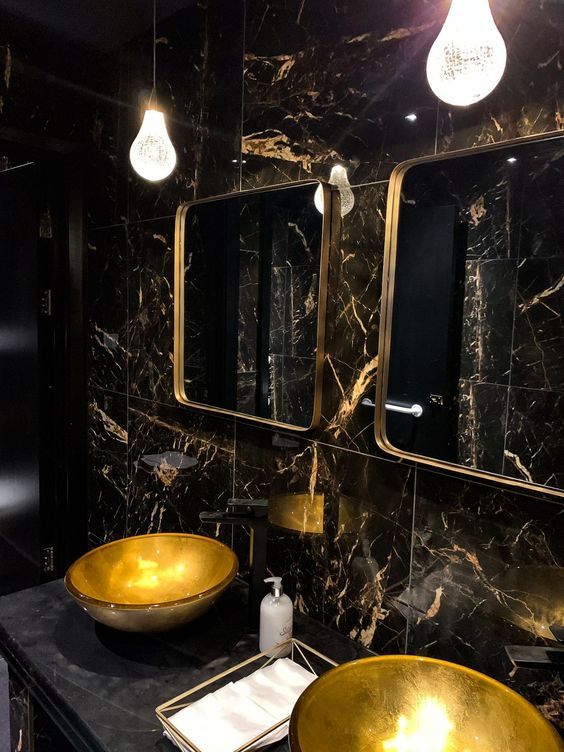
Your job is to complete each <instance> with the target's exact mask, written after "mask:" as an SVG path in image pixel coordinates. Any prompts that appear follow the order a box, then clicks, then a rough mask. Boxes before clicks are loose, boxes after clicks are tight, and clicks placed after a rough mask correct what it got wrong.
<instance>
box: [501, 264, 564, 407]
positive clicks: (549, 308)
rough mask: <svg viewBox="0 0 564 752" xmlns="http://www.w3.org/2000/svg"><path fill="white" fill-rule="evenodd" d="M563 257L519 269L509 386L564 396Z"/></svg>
mask: <svg viewBox="0 0 564 752" xmlns="http://www.w3.org/2000/svg"><path fill="white" fill-rule="evenodd" d="M562 342H564V253H563V252H562V251H561V255H560V256H552V257H547V258H527V259H525V260H523V261H522V262H521V263H520V265H519V274H518V277H517V300H516V306H515V330H514V338H513V359H512V366H511V383H512V384H514V385H515V386H522V387H529V388H533V389H548V390H551V391H556V392H560V393H562V392H564V352H563V349H562Z"/></svg>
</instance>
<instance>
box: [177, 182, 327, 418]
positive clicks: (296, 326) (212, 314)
mask: <svg viewBox="0 0 564 752" xmlns="http://www.w3.org/2000/svg"><path fill="white" fill-rule="evenodd" d="M331 196H332V194H331V190H330V188H329V186H327V185H325V184H322V183H319V182H317V181H308V182H302V183H294V184H287V185H283V186H274V187H272V188H266V189H262V190H257V191H244V192H241V193H235V194H231V195H228V196H223V197H219V198H213V199H206V200H203V201H195V202H192V203H190V204H184V205H183V206H181V207H180V208H179V210H178V212H177V219H176V247H175V347H174V361H175V362H174V366H175V367H174V378H175V394H176V397H177V399H178V400H179V401H180V402H182V403H184V404H188V405H192V406H194V407H200V408H206V409H209V410H213V411H219V412H228V413H232V414H238V415H244V416H246V417H248V418H250V419H252V420H258V421H261V422H267V423H274V424H276V425H281V426H291V427H293V428H295V429H298V430H307V429H308V428H310V427H312V426H313V425H315V424H316V423H317V421H318V420H319V415H320V410H321V402H320V401H321V395H320V390H321V377H322V366H323V358H324V349H323V346H324V332H325V303H326V295H327V264H328V254H329V240H330V230H331V217H332V211H331V205H332V197H331ZM334 214H337V212H334Z"/></svg>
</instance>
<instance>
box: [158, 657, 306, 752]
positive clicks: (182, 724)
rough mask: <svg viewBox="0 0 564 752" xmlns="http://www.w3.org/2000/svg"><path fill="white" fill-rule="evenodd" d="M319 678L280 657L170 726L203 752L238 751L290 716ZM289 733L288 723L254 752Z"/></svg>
mask: <svg viewBox="0 0 564 752" xmlns="http://www.w3.org/2000/svg"><path fill="white" fill-rule="evenodd" d="M316 678H317V677H316V676H315V674H312V673H311V672H310V671H306V669H304V668H302V667H301V666H299V665H298V664H297V663H294V661H291V660H290V659H289V658H280V659H279V660H277V661H276V662H275V663H273V664H270V665H269V666H266V667H265V668H262V669H259V670H258V671H255V672H254V673H253V674H251V675H250V676H247V677H245V678H244V679H241V680H240V681H238V682H235V683H233V682H231V683H230V684H227V685H226V686H224V687H222V688H221V689H218V690H217V691H216V692H212V693H211V694H208V695H206V696H205V697H203V698H202V699H201V700H198V701H196V702H194V703H192V704H191V705H188V706H187V707H186V708H183V709H182V710H179V711H178V713H175V714H174V715H173V716H171V718H170V719H169V722H170V724H171V725H172V726H173V728H175V729H177V730H178V731H180V732H181V733H182V734H183V735H184V736H185V737H186V738H188V739H189V740H190V741H192V742H194V744H195V745H196V746H197V747H198V748H199V749H200V750H201V752H234V750H236V749H238V748H239V747H242V746H243V745H244V744H248V743H249V742H250V741H251V740H252V739H254V738H255V737H257V736H258V735H259V734H261V733H263V732H264V731H266V730H267V729H269V728H270V727H271V726H274V725H275V724H276V723H279V722H280V721H282V720H284V718H287V717H288V716H289V715H290V714H291V712H292V710H293V707H294V705H295V704H296V701H297V699H298V697H299V696H300V695H301V693H302V692H303V691H304V689H305V688H306V687H307V686H308V685H309V684H311V682H313V681H314V680H315V679H316ZM287 733H288V724H287V723H286V724H284V726H282V727H281V728H280V729H277V730H276V731H274V732H272V733H270V734H269V735H268V736H267V737H265V738H264V739H261V740H260V742H257V744H256V745H255V746H254V747H253V749H258V748H259V747H263V746H265V745H266V744H272V743H273V742H276V741H280V740H281V739H283V738H284V737H285V736H286V734H287ZM173 741H174V740H173ZM186 752H191V751H190V750H186Z"/></svg>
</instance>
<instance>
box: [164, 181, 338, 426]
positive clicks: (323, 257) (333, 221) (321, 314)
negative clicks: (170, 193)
mask: <svg viewBox="0 0 564 752" xmlns="http://www.w3.org/2000/svg"><path fill="white" fill-rule="evenodd" d="M306 185H311V186H321V189H322V191H323V224H322V230H321V250H320V258H319V285H318V307H317V332H316V342H317V347H316V353H315V379H314V395H313V413H312V419H311V423H310V424H309V425H308V426H295V425H292V424H291V423H283V422H281V421H277V420H273V419H272V418H261V417H258V416H256V415H251V414H250V413H241V412H238V411H236V410H228V409H226V408H223V407H216V406H214V405H207V404H205V403H203V402H193V401H191V400H189V399H188V397H187V396H186V387H185V381H184V365H185V359H184V355H185V348H184V326H185V322H184V311H185V282H184V236H185V229H186V215H187V213H188V211H189V209H190V208H191V207H192V206H198V205H200V204H208V203H211V202H213V201H221V200H224V199H235V198H239V197H244V196H251V195H254V194H257V193H267V192H270V191H280V190H282V189H291V188H296V187H299V186H306ZM339 208H340V205H339V199H338V192H337V191H334V190H332V189H331V186H330V185H329V183H325V182H323V181H321V180H299V181H295V182H291V183H279V184H276V185H269V186H265V187H263V188H252V189H250V190H245V191H233V192H232V193H225V194H222V195H220V196H211V197H209V198H204V199H197V200H195V201H188V202H186V203H184V204H181V205H180V206H179V207H178V209H177V211H176V223H175V234H174V352H173V371H174V396H175V397H176V399H177V401H178V402H180V403H181V404H182V405H187V406H189V407H193V408H196V409H198V410H204V411H210V412H213V413H219V414H221V415H231V416H236V417H239V418H244V419H246V420H251V421H254V422H255V423H262V424H263V425H265V424H266V425H270V426H276V427H277V428H285V429H288V430H291V431H294V432H296V431H300V432H305V431H309V430H311V429H312V428H315V427H316V426H317V425H318V423H319V420H320V418H321V391H322V385H323V367H324V364H325V327H326V313H327V280H328V274H329V249H330V246H331V241H332V239H333V238H335V237H338V233H339V231H340V230H339V228H340V225H338V224H337V222H338V218H340V212H339Z"/></svg>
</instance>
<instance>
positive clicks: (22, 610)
mask: <svg viewBox="0 0 564 752" xmlns="http://www.w3.org/2000/svg"><path fill="white" fill-rule="evenodd" d="M246 615H247V608H246V591H245V588H244V586H242V585H240V584H237V583H236V584H234V585H233V587H231V588H230V590H228V591H227V593H226V594H225V595H224V596H223V597H222V598H221V599H220V600H219V602H218V603H217V604H216V605H215V606H214V607H213V608H212V609H211V610H210V612H209V613H208V614H206V615H205V616H204V617H202V618H201V619H199V620H198V621H196V622H193V623H192V624H189V625H187V626H186V627H185V628H183V629H181V630H178V631H176V632H173V633H167V634H163V635H160V636H159V635H153V636H148V635H132V634H127V633H120V632H115V631H113V630H110V629H108V628H107V627H103V626H101V625H99V624H96V623H95V622H94V621H93V620H92V619H91V618H90V617H89V616H88V615H87V614H86V613H85V612H84V611H82V610H81V609H80V608H79V607H78V606H77V605H76V604H75V603H74V602H73V601H72V600H71V598H70V597H69V596H68V595H67V593H66V591H65V588H64V585H63V582H62V580H57V581H56V582H50V583H47V584H45V585H40V586H38V587H34V588H30V589H29V590H23V591H21V592H19V593H14V594H12V595H8V596H4V597H2V598H0V650H1V651H2V653H3V654H4V655H5V657H6V659H7V661H8V663H9V665H10V667H11V669H12V670H13V671H14V673H15V675H17V676H18V678H19V679H20V681H22V682H23V683H24V684H25V685H26V686H27V687H28V688H29V690H30V691H31V693H32V696H33V697H34V699H35V701H36V702H38V703H39V705H40V706H41V707H42V708H43V709H44V710H45V711H46V712H47V713H48V715H49V716H50V717H51V718H52V720H53V721H55V723H56V724H57V725H58V726H59V727H60V728H61V730H62V731H63V733H64V734H65V735H66V736H67V737H68V738H69V740H70V741H71V742H72V744H73V745H74V746H75V747H76V749H77V750H78V751H79V752H82V750H85V751H86V752H133V751H135V752H149V751H151V752H154V751H155V750H158V751H159V752H172V750H174V749H176V747H174V746H173V745H172V744H171V743H170V742H168V741H167V740H165V739H164V738H163V736H162V729H161V726H160V724H159V722H158V720H157V718H156V716H155V707H157V705H160V704H161V703H162V702H165V701H166V700H168V699H170V698H172V697H174V696H176V695H178V694H180V693H181V692H184V691H186V690H187V689H190V688H191V687H193V686H195V685H196V684H199V683H200V682H202V681H204V680H205V679H208V678H210V677H212V676H214V675H215V674H218V673H220V672H222V671H224V670H225V669H227V668H230V667H231V666H233V665H235V664H236V663H239V662H240V661H243V660H245V659H246V658H249V657H251V656H252V655H255V654H256V653H258V652H259V651H258V640H257V635H256V633H255V634H253V633H251V632H250V631H249V629H248V626H247V623H246ZM294 634H295V636H296V637H297V638H298V639H300V640H302V641H303V642H305V643H306V644H308V645H311V647H314V648H316V649H317V650H319V651H320V652H322V653H324V654H326V655H327V656H328V657H330V658H332V659H333V660H335V661H336V662H338V663H341V662H344V661H348V660H353V659H354V658H357V657H360V656H363V655H367V654H368V653H367V651H366V650H364V649H363V648H361V647H360V646H357V645H356V644H355V643H353V642H352V641H351V640H348V639H347V638H345V637H342V636H340V635H338V634H337V633H336V632H334V631H333V630H330V629H328V628H327V627H323V626H322V625H320V624H319V623H318V622H316V621H314V620H312V619H309V618H308V617H306V616H303V615H301V614H296V615H295V624H294ZM275 749H276V750H277V752H282V751H283V750H287V749H288V747H287V745H286V744H280V745H278V746H277V747H276V748H275Z"/></svg>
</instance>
